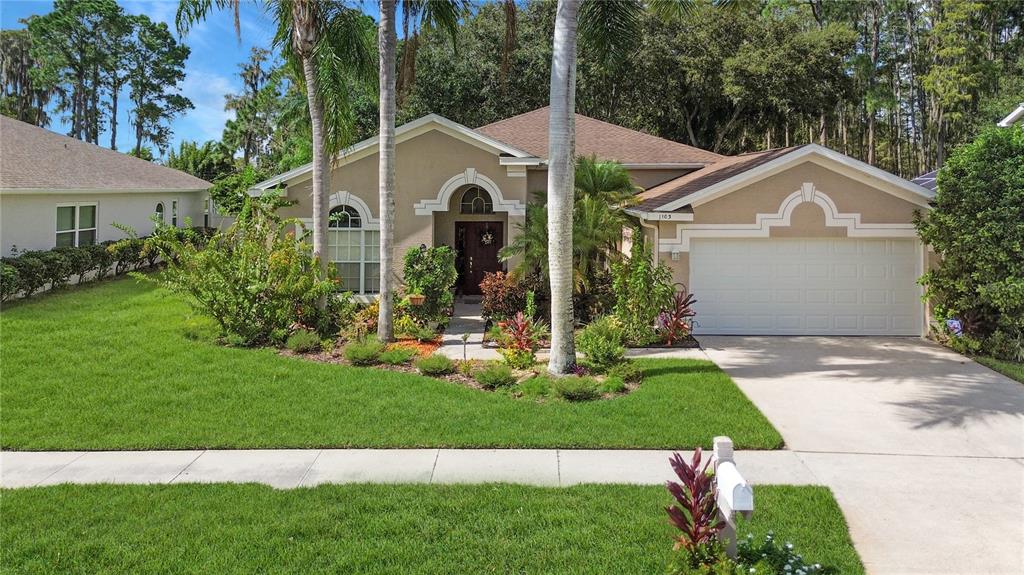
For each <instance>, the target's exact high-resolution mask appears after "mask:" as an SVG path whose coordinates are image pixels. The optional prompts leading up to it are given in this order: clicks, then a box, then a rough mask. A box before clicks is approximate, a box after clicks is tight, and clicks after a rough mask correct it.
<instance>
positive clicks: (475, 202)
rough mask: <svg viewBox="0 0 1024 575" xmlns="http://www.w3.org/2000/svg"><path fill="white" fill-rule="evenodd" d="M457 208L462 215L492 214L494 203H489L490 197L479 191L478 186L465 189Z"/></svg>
mask: <svg viewBox="0 0 1024 575" xmlns="http://www.w3.org/2000/svg"><path fill="white" fill-rule="evenodd" d="M459 207H460V211H461V212H462V213H464V214H493V213H494V202H492V201H491V195H490V194H488V193H487V192H485V191H484V190H482V189H480V187H479V186H470V187H469V188H466V191H465V192H463V193H462V201H461V202H460V204H459Z"/></svg>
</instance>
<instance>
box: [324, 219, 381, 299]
mask: <svg viewBox="0 0 1024 575" xmlns="http://www.w3.org/2000/svg"><path fill="white" fill-rule="evenodd" d="M368 218H369V214H365V215H364V214H363V213H361V212H360V211H359V210H357V209H356V208H355V207H353V206H350V205H348V204H342V205H340V206H335V207H333V208H331V214H330V219H329V220H328V228H329V230H328V233H327V236H328V239H327V250H328V255H329V257H330V261H332V262H334V267H335V269H337V270H338V276H339V277H340V278H341V289H342V290H344V291H350V292H352V293H357V294H371V293H378V292H379V291H380V231H379V230H378V229H376V228H377V226H376V225H375V224H374V225H371V224H370V222H369V221H366V220H367V219H368ZM371 227H372V228H373V229H369V228H371Z"/></svg>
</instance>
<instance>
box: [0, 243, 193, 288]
mask: <svg viewBox="0 0 1024 575" xmlns="http://www.w3.org/2000/svg"><path fill="white" fill-rule="evenodd" d="M194 229H195V230H196V231H197V232H199V233H200V234H201V235H202V236H204V237H209V236H210V235H211V233H212V232H213V230H211V229H209V228H194ZM145 245H146V238H126V239H123V240H117V241H105V242H101V243H98V244H93V245H91V246H82V247H70V246H69V247H59V248H53V249H51V250H40V251H23V252H21V253H19V254H17V255H12V256H10V257H6V258H3V259H0V301H8V300H10V299H13V298H15V297H17V296H19V295H21V296H23V297H30V296H31V295H32V294H34V293H36V292H38V291H40V290H42V289H44V288H46V287H47V286H49V287H50V288H51V289H57V288H61V287H64V286H66V285H68V284H69V283H70V282H71V278H73V277H75V276H77V277H78V282H77V283H85V282H86V281H89V279H99V278H103V277H106V276H107V275H109V274H110V272H111V271H112V270H113V272H114V275H121V274H124V273H126V272H128V271H131V270H138V269H142V268H143V267H152V266H153V265H154V264H155V263H156V259H157V254H156V251H155V250H146V249H145Z"/></svg>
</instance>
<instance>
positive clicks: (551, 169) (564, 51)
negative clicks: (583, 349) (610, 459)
mask: <svg viewBox="0 0 1024 575" xmlns="http://www.w3.org/2000/svg"><path fill="white" fill-rule="evenodd" d="M579 7H580V0H559V2H558V8H557V12H556V14H555V36H554V47H553V51H552V54H551V110H550V117H549V120H548V254H549V255H548V266H549V278H550V281H551V359H550V360H549V361H548V371H550V372H551V373H554V374H563V373H568V372H569V370H570V369H572V367H573V366H574V365H575V364H576V346H575V342H574V341H573V327H574V321H573V312H572V279H573V277H572V276H573V269H572V249H573V246H572V216H573V188H574V176H575V174H574V170H573V155H574V150H573V146H574V143H575V139H576V133H575V132H576V126H575V112H576V27H577V14H578V13H579Z"/></svg>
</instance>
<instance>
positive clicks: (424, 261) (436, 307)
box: [403, 246, 458, 326]
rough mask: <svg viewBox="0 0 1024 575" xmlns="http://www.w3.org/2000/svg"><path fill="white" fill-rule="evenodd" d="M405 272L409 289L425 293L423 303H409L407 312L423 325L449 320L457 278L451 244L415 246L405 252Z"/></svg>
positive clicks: (408, 290) (409, 291)
mask: <svg viewBox="0 0 1024 575" xmlns="http://www.w3.org/2000/svg"><path fill="white" fill-rule="evenodd" d="M403 274H404V280H405V284H406V291H407V292H408V293H412V292H416V293H419V294H422V295H424V296H426V300H425V301H424V302H423V305H410V306H409V307H408V308H407V309H406V313H408V314H409V315H411V316H412V318H413V319H414V320H416V323H418V324H419V325H421V326H425V325H429V324H431V323H435V324H437V323H444V322H446V321H447V320H448V314H449V313H451V310H452V304H453V301H454V300H453V295H452V293H453V288H454V287H455V280H456V278H458V272H457V271H456V269H455V250H453V249H452V248H450V247H448V246H438V247H435V248H426V249H420V248H412V249H410V250H409V251H408V252H406V253H405V268H404V271H403Z"/></svg>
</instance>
